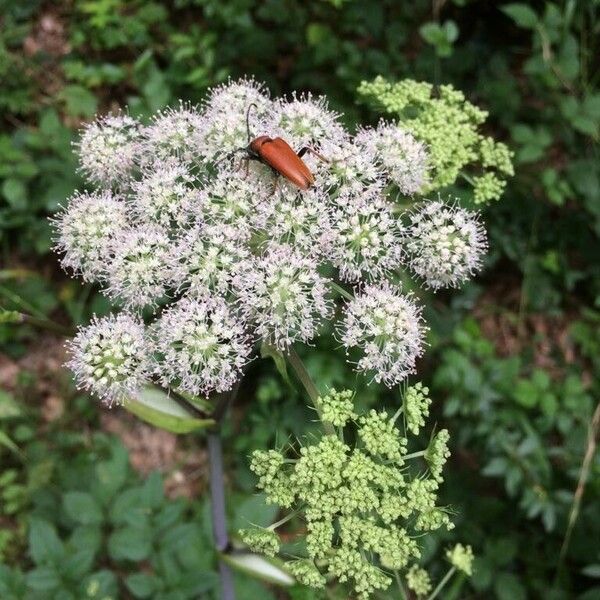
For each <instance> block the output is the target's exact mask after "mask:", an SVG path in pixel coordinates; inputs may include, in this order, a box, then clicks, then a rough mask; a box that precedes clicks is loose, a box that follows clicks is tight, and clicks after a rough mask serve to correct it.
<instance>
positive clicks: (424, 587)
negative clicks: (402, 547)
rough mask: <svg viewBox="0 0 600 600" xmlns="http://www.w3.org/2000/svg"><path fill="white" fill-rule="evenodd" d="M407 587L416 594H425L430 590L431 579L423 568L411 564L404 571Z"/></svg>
mask: <svg viewBox="0 0 600 600" xmlns="http://www.w3.org/2000/svg"><path fill="white" fill-rule="evenodd" d="M406 583H407V585H408V587H409V588H410V589H411V590H412V591H413V592H414V593H415V594H416V595H417V596H425V595H427V594H429V592H430V591H431V587H432V586H431V579H430V578H429V573H427V571H426V570H425V569H421V567H419V566H418V565H413V566H412V567H411V568H410V569H409V570H408V571H407V573H406Z"/></svg>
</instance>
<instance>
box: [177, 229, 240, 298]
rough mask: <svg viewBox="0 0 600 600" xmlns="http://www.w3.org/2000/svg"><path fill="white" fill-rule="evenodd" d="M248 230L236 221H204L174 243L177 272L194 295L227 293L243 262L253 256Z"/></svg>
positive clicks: (179, 279)
mask: <svg viewBox="0 0 600 600" xmlns="http://www.w3.org/2000/svg"><path fill="white" fill-rule="evenodd" d="M244 236H245V232H244V231H243V230H240V229H239V228H235V227H234V226H233V225H228V224H227V223H223V224H214V225H213V224H210V223H201V224H197V225H196V226H195V227H193V228H192V229H190V230H189V231H188V232H187V233H186V234H185V235H184V237H183V238H182V240H181V243H180V244H178V245H176V246H174V247H173V251H172V259H173V267H174V272H179V273H180V274H179V275H177V276H176V278H177V280H178V281H181V282H182V285H183V287H184V289H187V290H188V291H189V293H190V295H192V296H198V295H205V294H206V293H209V292H211V291H212V292H217V293H219V294H223V295H224V294H226V293H227V292H228V291H229V289H230V288H231V283H232V281H233V277H234V275H235V273H236V271H237V269H238V268H239V265H240V264H243V263H244V261H247V260H249V259H250V250H249V249H248V248H247V246H246V244H245V243H244Z"/></svg>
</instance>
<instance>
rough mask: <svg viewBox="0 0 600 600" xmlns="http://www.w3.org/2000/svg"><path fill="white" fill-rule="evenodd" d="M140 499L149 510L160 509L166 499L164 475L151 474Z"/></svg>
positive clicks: (156, 472) (143, 487)
mask: <svg viewBox="0 0 600 600" xmlns="http://www.w3.org/2000/svg"><path fill="white" fill-rule="evenodd" d="M140 499H141V501H142V503H143V504H144V506H147V507H148V508H153V509H156V508H159V507H160V505H161V504H162V503H163V501H164V499H165V490H164V488H163V480H162V475H161V474H160V473H159V472H158V471H154V472H152V473H150V475H149V476H148V478H147V479H146V481H145V482H144V485H143V486H142V489H141V493H140Z"/></svg>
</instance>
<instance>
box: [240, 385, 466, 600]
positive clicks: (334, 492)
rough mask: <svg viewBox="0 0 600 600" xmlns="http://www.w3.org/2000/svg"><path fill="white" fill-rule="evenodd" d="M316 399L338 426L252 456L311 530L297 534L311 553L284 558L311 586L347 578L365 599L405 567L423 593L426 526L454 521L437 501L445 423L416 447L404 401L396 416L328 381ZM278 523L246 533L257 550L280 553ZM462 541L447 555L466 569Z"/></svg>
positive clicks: (274, 497) (268, 487)
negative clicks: (357, 401)
mask: <svg viewBox="0 0 600 600" xmlns="http://www.w3.org/2000/svg"><path fill="white" fill-rule="evenodd" d="M415 394H416V395H417V396H418V397H421V398H422V397H424V396H425V395H426V394H427V389H426V388H423V386H421V385H420V384H419V385H418V386H416V387H410V388H408V390H407V392H406V394H405V395H411V396H412V397H413V398H414V397H415ZM317 406H318V407H319V411H320V419H321V421H322V423H323V424H324V425H325V426H329V427H331V426H333V431H332V432H331V433H324V434H323V435H322V436H321V437H311V438H310V439H308V440H306V441H305V442H304V443H303V444H300V445H290V446H289V447H286V448H282V449H281V450H280V451H276V450H269V451H256V452H254V454H253V456H252V463H251V468H252V470H253V471H254V473H255V474H256V475H257V477H258V487H259V488H260V489H262V490H263V491H264V492H265V493H266V496H267V502H269V503H272V504H277V505H279V506H281V507H282V508H284V509H295V510H296V511H298V512H301V513H302V515H303V518H304V520H305V521H306V530H305V531H304V532H300V533H299V534H298V535H297V538H298V539H297V541H299V540H302V539H303V541H304V544H295V546H297V547H300V548H302V547H305V548H306V554H304V555H299V556H296V557H294V558H293V559H292V560H290V561H288V562H287V563H286V564H287V567H288V568H289V570H290V572H291V573H292V574H293V575H295V576H296V577H297V578H298V580H299V581H300V582H301V583H304V584H306V585H309V586H312V587H317V588H318V587H323V586H324V585H325V581H326V580H327V579H331V578H335V579H336V580H338V581H340V582H342V583H344V582H348V583H349V584H350V586H351V587H352V589H353V590H354V593H355V595H356V597H357V598H361V599H363V598H364V599H366V598H371V597H372V595H373V594H374V592H375V591H376V590H385V589H387V588H388V587H389V586H390V585H391V584H392V581H393V579H392V577H393V575H392V573H393V571H398V572H401V573H403V574H404V576H405V577H406V581H407V583H408V585H409V587H410V588H411V589H413V590H414V591H415V592H416V593H417V594H419V595H422V594H424V593H426V592H427V591H428V590H429V589H430V588H431V583H430V581H429V577H428V575H427V573H426V572H425V571H424V570H423V569H421V568H420V567H418V565H417V561H418V560H419V558H420V557H421V545H420V544H421V538H422V537H423V533H424V532H428V531H433V530H436V529H440V528H442V527H443V528H445V529H452V527H453V524H452V522H451V520H450V515H449V511H448V510H447V509H446V508H445V507H443V506H439V505H438V503H437V496H438V490H439V485H440V483H441V482H442V480H443V479H442V468H443V466H444V463H445V462H446V460H447V459H448V456H449V452H448V449H447V442H448V438H449V436H448V432H447V431H446V430H441V431H439V432H438V433H437V435H435V436H434V437H433V438H432V440H431V442H430V444H429V447H428V448H427V449H426V450H424V451H422V452H416V453H411V454H409V453H408V445H409V440H408V438H407V436H408V435H409V434H410V433H411V432H410V430H409V429H408V428H407V427H406V426H405V425H404V423H405V422H406V421H405V418H406V416H407V415H406V412H407V408H406V407H407V403H406V402H404V403H403V408H401V409H400V410H399V411H398V412H397V413H396V414H394V415H390V414H388V413H387V412H386V411H376V410H371V411H368V412H361V411H359V410H357V408H356V407H355V406H354V402H353V394H352V392H351V391H348V390H346V391H342V392H337V391H335V390H331V391H330V392H329V393H328V394H327V395H326V396H324V397H321V398H319V400H318V402H317ZM411 412H412V415H411V419H412V420H415V419H418V420H419V421H421V420H424V418H425V417H426V416H427V414H428V403H426V402H422V401H421V402H420V403H415V402H413V404H412V406H411ZM403 413H404V418H403ZM417 413H418V415H417ZM284 520H285V519H284ZM275 527H277V524H275V525H273V526H272V527H271V528H270V529H268V530H265V529H260V528H255V529H250V530H248V529H246V530H242V531H241V532H240V534H241V536H242V539H243V540H244V541H245V542H246V543H247V544H248V545H249V546H250V547H251V548H252V549H254V550H255V551H262V552H263V553H265V554H267V555H268V556H273V555H274V554H275V553H276V552H279V545H278V542H277V537H276V536H275V533H274V531H273V529H274V528H275ZM286 540H287V541H288V542H289V541H290V534H289V533H288V534H286ZM457 548H458V549H455V550H453V551H452V553H449V554H448V558H449V560H450V561H451V562H452V564H453V565H456V567H457V568H459V569H462V570H463V571H465V572H467V573H468V572H469V565H468V564H467V563H468V556H467V551H466V550H464V549H463V547H462V546H460V548H459V546H457ZM469 551H470V549H469ZM285 554H288V551H286V553H285Z"/></svg>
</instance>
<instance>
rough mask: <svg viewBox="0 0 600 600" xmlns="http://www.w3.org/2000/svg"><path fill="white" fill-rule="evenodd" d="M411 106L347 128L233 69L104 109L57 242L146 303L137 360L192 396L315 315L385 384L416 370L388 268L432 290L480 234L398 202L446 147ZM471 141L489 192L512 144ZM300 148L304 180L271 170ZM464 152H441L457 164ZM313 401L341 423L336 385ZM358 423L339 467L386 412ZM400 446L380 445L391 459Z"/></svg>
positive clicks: (140, 306) (129, 302)
mask: <svg viewBox="0 0 600 600" xmlns="http://www.w3.org/2000/svg"><path fill="white" fill-rule="evenodd" d="M408 88H409V89H408V91H407V93H408V95H409V96H410V98H409V100H410V101H408V100H407V101H408V105H410V106H412V105H413V104H414V105H415V106H414V108H418V107H419V105H420V103H422V102H425V101H427V102H429V101H431V91H432V90H431V88H430V87H429V86H418V85H417V86H414V85H412V84H411V85H409V86H408ZM405 91H406V90H405ZM443 93H444V103H445V104H450V105H452V111H453V112H452V115H453V117H455V118H453V120H452V123H455V122H458V121H460V114H459V113H460V111H461V110H462V108H461V107H463V106H464V107H466V108H465V110H467V109H468V110H469V111H471V108H470V107H471V105H469V104H468V103H465V102H464V98H462V99H461V98H460V97H458V96H456V93H455V92H453V91H452V90H451V89H445V90H444V92H443ZM408 105H407V106H408ZM391 108H393V110H392V111H391V112H397V111H396V108H397V109H398V110H400V108H401V107H395V108H394V107H391ZM457 111H458V112H457ZM400 112H402V111H401V110H400ZM436 114H437V113H436ZM440 114H441V113H440ZM425 116H426V115H425ZM425 116H423V119H418V120H417V121H418V123H417V121H415V120H414V119H412V118H408V117H407V119H402V118H401V117H402V115H401V114H398V117H400V118H399V120H398V122H397V123H383V122H382V123H380V124H379V125H378V126H377V127H376V128H375V129H372V128H364V129H359V132H358V134H356V135H354V136H353V135H351V134H350V132H349V131H348V130H347V129H346V127H345V126H344V124H343V120H342V118H341V116H340V115H339V114H337V113H336V112H335V111H333V110H332V109H331V108H330V107H329V105H328V103H327V100H326V99H325V98H322V97H316V96H312V95H311V94H292V95H291V96H289V97H287V98H279V99H271V98H270V96H269V92H268V90H267V89H266V88H265V86H264V85H262V84H259V83H257V82H256V81H254V80H253V79H241V80H238V81H229V82H227V83H225V84H223V85H220V86H218V87H216V88H214V89H213V90H211V91H210V92H209V94H208V95H207V98H206V100H205V101H204V102H202V103H201V104H200V105H199V106H198V107H196V106H192V105H190V104H187V103H183V102H180V103H179V104H178V105H176V106H174V107H172V108H167V109H165V110H162V111H159V112H158V113H157V114H156V115H155V116H154V117H153V118H151V119H150V120H149V122H148V123H146V124H144V125H143V124H142V123H139V122H138V121H136V120H135V119H133V118H132V117H129V116H127V115H123V114H119V115H108V116H104V117H101V118H99V119H97V120H96V121H95V122H94V123H91V124H90V125H88V126H87V127H86V128H85V129H84V130H83V132H82V135H81V140H80V141H79V143H78V144H77V146H76V148H77V150H78V153H79V159H80V163H81V169H82V171H83V173H84V175H85V176H86V178H87V182H86V183H87V185H88V186H89V187H88V188H86V189H87V190H88V191H85V192H82V193H78V194H75V195H74V196H73V198H72V199H71V200H70V202H69V204H68V206H67V207H66V208H65V209H63V210H62V211H61V212H60V214H59V215H58V216H57V217H56V218H55V222H54V227H55V231H56V249H57V250H58V251H60V252H61V253H62V254H63V257H62V261H61V262H62V264H63V266H64V267H66V268H68V269H70V270H73V271H75V272H76V273H78V274H81V275H82V276H83V278H84V280H85V281H88V282H91V283H94V282H95V283H98V284H99V285H100V286H101V288H102V291H103V293H105V294H106V295H107V296H108V297H109V298H110V299H111V300H113V301H114V302H115V303H116V304H117V305H119V306H121V307H122V308H124V309H125V310H126V311H136V312H141V311H143V314H144V319H145V322H146V323H147V324H146V325H145V326H146V327H147V328H148V330H149V331H152V332H153V333H152V336H153V339H154V340H155V342H156V344H158V338H156V337H155V336H156V332H160V335H164V336H165V340H166V341H164V340H163V341H164V344H166V346H165V345H164V344H163V345H162V346H161V348H162V353H158V352H156V353H155V357H154V359H153V360H154V361H155V363H156V365H155V367H154V369H153V372H152V373H151V375H150V377H151V379H152V381H154V382H160V383H161V384H162V385H163V386H165V387H180V388H181V389H185V386H186V385H187V389H188V390H189V391H190V393H206V394H212V393H216V392H218V391H219V390H225V389H230V388H231V386H232V385H233V384H234V383H235V381H236V378H239V377H240V376H241V373H242V371H241V366H240V365H243V364H245V363H246V362H247V360H249V359H250V357H251V356H250V355H251V352H252V351H256V349H257V347H258V345H259V344H260V343H263V342H264V343H266V344H269V345H272V346H274V347H275V348H276V350H277V351H279V352H285V351H287V350H289V349H290V347H291V346H292V344H294V343H296V342H304V343H312V342H313V341H314V340H315V339H316V338H317V337H318V336H319V335H320V334H321V333H322V332H323V331H331V329H332V328H326V327H325V325H326V323H327V321H334V323H333V329H334V330H336V331H338V332H339V336H340V339H341V340H342V343H343V345H344V346H345V347H346V349H347V356H348V358H349V360H351V361H353V362H355V364H356V368H357V370H358V371H360V372H362V373H367V374H368V375H369V377H371V378H372V379H374V380H376V381H380V382H383V383H385V384H386V385H388V386H394V385H397V384H398V383H399V382H400V381H402V380H403V379H404V378H405V377H406V376H407V375H408V374H409V373H412V372H413V371H414V368H415V363H416V359H417V357H418V356H419V355H420V354H421V352H422V348H423V337H424V331H425V327H424V325H423V323H422V318H421V311H420V309H419V308H418V307H417V306H416V305H415V303H414V301H413V299H412V298H411V297H410V296H409V295H406V294H403V293H402V292H401V291H400V289H399V288H397V287H396V286H395V284H394V283H393V282H396V281H398V280H399V278H400V277H401V273H400V269H401V268H402V267H403V266H405V265H407V266H408V267H409V268H410V271H411V272H412V273H413V274H414V275H415V276H417V277H419V278H421V279H422V280H424V282H425V284H426V285H427V286H429V287H431V288H433V289H438V288H439V287H443V286H448V285H458V284H460V283H462V282H463V281H465V280H466V279H467V278H468V277H469V276H470V275H472V274H473V273H475V272H476V271H477V270H478V269H479V267H480V264H481V255H482V254H483V252H484V251H485V249H486V241H485V232H484V231H483V228H482V227H481V225H480V223H479V221H477V218H476V217H474V216H473V215H472V214H471V213H468V212H466V211H464V210H463V209H461V208H458V207H448V206H446V205H443V204H441V203H435V202H430V203H428V204H425V205H417V208H414V207H413V209H407V208H406V206H405V205H406V203H411V202H412V197H413V196H416V195H419V194H421V195H422V194H423V193H424V190H425V189H432V188H434V187H436V186H439V185H441V183H440V182H441V181H442V180H443V181H446V180H447V178H446V179H444V178H443V177H441V176H442V175H443V173H441V172H440V170H439V167H440V165H442V164H445V161H442V160H440V157H439V156H437V155H436V156H433V157H432V156H431V152H432V150H431V148H433V150H434V151H435V152H439V150H440V145H439V144H437V143H436V140H437V137H435V136H438V137H439V136H442V137H443V135H444V133H445V132H444V131H443V129H444V128H443V126H442V125H439V127H438V129H439V131H437V130H436V133H435V136H433V134H432V135H427V136H426V135H423V131H421V130H420V129H419V127H418V124H419V123H420V122H421V121H423V123H425V121H427V119H426V118H425ZM481 116H482V115H478V114H475V113H473V114H471V113H469V115H467V120H468V121H469V122H471V121H473V119H474V120H475V121H477V123H479V122H480V121H481V118H480V117H481ZM439 122H441V117H440V119H438V120H436V124H439ZM425 124H426V123H425ZM436 126H437V125H436ZM427 127H428V129H427V131H428V132H429V133H431V131H430V129H431V127H430V126H429V125H428V126H427ZM468 129H469V130H471V129H472V127H471V126H469V128H468ZM259 136H265V137H266V138H268V137H271V138H275V137H278V136H279V137H281V138H282V139H283V141H284V142H287V144H288V145H289V147H290V148H291V150H288V149H286V148H284V146H283V144H281V143H279V144H273V145H271V146H270V147H267V148H266V149H264V151H263V150H261V152H251V151H250V150H249V143H250V142H251V141H252V140H254V139H256V138H257V137H259ZM477 140H479V141H477ZM454 141H456V142H457V143H458V141H459V140H454ZM473 144H477V147H478V151H479V154H481V157H482V161H481V162H482V165H483V166H484V167H485V168H486V169H488V168H492V169H493V171H490V172H489V173H488V172H487V171H486V172H484V173H483V174H474V177H480V181H481V182H482V184H481V186H478V187H477V186H476V188H477V189H476V191H477V193H478V194H483V193H488V192H489V189H491V188H492V187H493V188H494V189H495V187H497V186H496V184H495V183H494V181H491V177H492V175H493V176H494V177H500V179H501V180H502V181H504V179H505V177H504V176H506V175H509V174H510V172H512V171H511V169H512V166H511V162H510V152H509V150H508V149H507V148H506V147H505V146H502V145H501V144H497V143H495V142H494V140H492V139H491V138H485V139H484V138H481V139H479V138H477V137H476V138H474V139H473V140H471V141H470V142H469V144H467V146H469V148H471V149H472V147H473ZM282 148H283V150H282ZM303 148H304V149H305V152H303V153H302V155H301V156H298V157H297V158H296V157H293V156H287V158H286V160H284V161H283V162H280V163H277V160H276V159H277V156H278V155H277V153H278V152H279V153H281V152H293V151H296V152H299V151H300V150H301V149H303ZM268 149H270V152H271V153H270V154H269V152H268V151H267V150H268ZM463 150H465V151H467V150H466V149H463ZM280 158H281V156H280ZM446 158H448V159H450V158H452V157H446ZM463 158H464V157H463ZM296 160H297V161H300V160H302V161H303V162H304V165H305V166H306V168H307V169H308V170H309V171H310V172H311V174H312V175H313V176H314V182H313V183H312V185H311V186H310V188H309V189H300V188H298V187H297V186H295V185H294V184H293V183H292V182H291V181H290V180H288V179H286V177H285V175H286V172H287V174H288V175H289V171H287V169H292V170H293V168H294V167H293V165H294V164H296V166H297V165H298V163H297V162H296ZM457 160H458V159H457ZM461 161H462V159H461V160H460V161H458V162H457V161H455V160H452V164H453V165H454V164H456V165H458V163H459V162H460V164H461V165H463V164H467V163H466V162H464V161H462V162H461ZM467 162H469V161H467ZM430 165H431V167H432V168H431V172H430V169H429V166H430ZM436 169H437V170H436ZM452 180H453V179H452ZM448 181H449V180H448ZM484 187H485V188H486V189H484V190H483V192H482V191H481V190H482V189H483V188H484ZM480 188H481V189H480ZM488 188H489V189H488ZM493 191H494V190H492V192H490V193H493ZM398 192H401V194H402V195H404V198H403V199H402V204H399V203H398V198H399V194H398ZM488 195H489V194H488ZM476 196H477V194H476ZM340 283H341V284H342V286H341V287H342V288H348V287H349V286H351V287H352V288H353V289H352V291H353V292H355V293H356V294H357V295H356V297H355V299H354V300H352V301H351V302H350V303H349V304H348V305H347V306H346V307H345V308H343V307H342V310H341V311H334V310H333V308H334V303H333V300H331V299H330V292H331V291H332V290H337V292H338V293H341V294H342V295H350V291H348V290H347V289H341V290H340V285H339V284H340ZM194 311H196V312H194ZM190 315H191V316H190ZM193 315H196V316H197V317H198V319H200V321H202V322H199V321H197V320H194V319H195V317H193ZM199 315H200V316H199ZM186 316H188V317H189V318H190V319H191V320H190V324H189V326H190V327H192V326H193V327H195V329H194V333H193V334H192V333H189V332H188V331H187V330H185V331H186V336H187V337H186V338H185V339H186V340H187V341H186V343H185V344H184V343H183V341H182V340H183V337H181V336H180V337H181V339H180V338H177V339H176V340H174V339H173V338H172V336H173V335H175V332H176V331H178V330H177V328H176V327H175V325H178V326H180V328H181V327H183V325H182V324H181V322H180V321H181V320H182V319H183V318H184V317H186ZM218 318H222V319H223V320H224V323H226V324H227V325H230V326H231V332H232V335H233V338H232V339H227V338H225V337H219V336H225V333H226V332H225V331H221V330H219V329H218V327H217V323H216V320H217V319H218ZM168 319H171V320H172V321H173V323H172V324H173V328H172V329H171V330H169V327H168V326H167V325H165V323H167V320H168ZM203 319H205V320H207V322H208V321H209V322H210V324H209V325H208V324H206V323H204V321H203ZM202 328H205V329H207V331H210V332H211V333H210V334H208V333H207V334H206V335H207V336H208V337H210V336H213V337H214V336H217V338H218V341H217V342H215V344H216V346H215V347H214V348H215V349H214V352H213V350H210V352H208V354H207V355H201V353H199V350H198V347H199V346H198V344H200V343H201V342H200V341H198V340H199V337H202V336H201V335H200V331H201V330H203V329H202ZM180 330H181V329H180ZM177 335H179V334H177ZM181 335H183V334H181ZM202 335H204V334H202ZM190 336H191V337H190ZM197 338H198V339H197ZM202 339H203V340H204V338H202ZM207 339H208V338H207ZM210 339H212V338H210ZM169 340H170V341H169ZM188 341H189V342H190V343H192V342H193V343H192V347H193V352H192V350H190V347H188V346H187V345H186V344H187V342H188ZM250 342H252V343H254V342H256V343H257V344H256V345H255V346H252V345H251V344H250ZM202 343H208V342H206V340H204V341H202ZM211 348H212V346H211ZM217 348H218V350H217ZM167 349H168V350H169V351H168V352H167ZM236 353H238V355H236ZM192 354H193V357H192ZM228 366H229V368H228ZM192 390H193V392H192ZM326 398H329V400H328V401H331V402H330V404H327V403H326V399H325V398H324V399H323V401H324V403H325V404H324V410H325V412H324V414H325V415H327V418H330V419H331V422H330V423H329V426H335V427H341V426H343V425H344V424H347V423H349V422H353V420H354V417H353V416H351V415H352V414H353V413H348V412H344V402H342V400H343V399H342V398H341V397H338V396H335V394H333V392H332V394H330V395H329V396H328V397H326ZM346 400H347V399H346ZM405 403H406V410H405V412H404V414H403V416H402V419H403V420H404V424H405V425H406V427H407V428H408V429H409V431H415V430H418V428H419V427H420V423H421V420H422V417H423V416H424V415H425V413H426V406H424V405H423V406H422V402H421V401H420V399H419V396H418V394H417V395H416V396H415V397H414V398H413V397H412V396H409V395H407V398H406V402H405ZM346 404H347V402H346ZM369 423H370V425H369V427H370V428H371V429H369V427H368V426H367V424H366V423H363V425H364V428H365V429H364V431H365V433H364V435H365V436H367V437H368V439H370V440H371V442H366V441H364V445H365V447H366V452H365V454H364V456H362V455H361V456H360V457H358V455H357V456H355V457H354V458H353V460H352V461H351V463H350V466H349V467H348V471H347V473H348V477H350V473H357V472H362V471H363V470H364V469H365V467H364V465H365V464H367V462H368V460H371V459H372V458H373V456H375V454H377V452H379V453H381V452H384V450H383V447H382V448H379V449H377V444H376V438H377V437H378V436H379V435H381V436H383V437H385V436H387V435H388V434H390V431H389V427H390V424H389V422H387V421H386V422H383V421H382V422H378V421H376V419H375V418H374V417H373V418H372V419H371V421H369ZM392 429H393V427H392ZM368 430H369V431H371V430H372V433H371V434H369V435H370V437H369V435H368V434H367V431H368ZM386 432H387V433H386ZM392 433H393V432H392ZM384 434H385V435H384ZM390 435H391V434H390ZM383 437H382V443H383V442H384V441H385V440H384V439H383ZM388 437H389V436H388ZM386 439H387V438H386ZM365 440H366V438H365ZM388 441H389V440H388ZM401 450H402V449H398V448H396V449H393V448H392V446H387V445H386V451H387V452H388V456H390V457H392V456H393V459H394V460H397V461H398V462H399V461H400V459H399V458H398V455H399V453H400V454H401ZM369 457H371V458H369ZM361 461H362V462H361ZM361 465H362V466H361ZM371 466H372V465H371ZM359 467H360V468H359ZM432 470H433V469H432ZM379 475H380V476H381V477H384V474H383V473H382V472H381V470H379ZM349 481H350V479H349ZM351 481H352V484H353V485H355V484H356V481H355V479H352V480H351ZM279 483H280V488H279V490H278V498H279V500H283V499H286V501H288V502H291V501H292V500H291V499H290V496H289V494H287V495H286V492H285V482H282V481H280V482H279ZM363 491H365V490H363ZM348 498H350V496H348ZM373 502H375V500H374V496H373V493H368V492H367V491H365V495H364V496H363V497H358V496H357V497H352V498H350V499H349V500H347V501H346V503H345V504H344V506H342V505H341V504H343V501H342V500H341V499H338V500H336V501H335V502H333V501H332V503H331V506H337V507H338V508H339V509H340V510H342V509H343V510H344V511H348V510H350V508H349V507H351V506H356V505H357V503H362V505H364V506H371V504H373ZM336 503H340V504H336ZM315 510H316V509H315ZM390 510H392V509H390ZM438 517H439V516H436V515H434V516H430V517H420V518H421V520H422V521H423V522H425V521H426V520H428V523H430V522H433V520H434V519H435V518H438Z"/></svg>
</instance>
